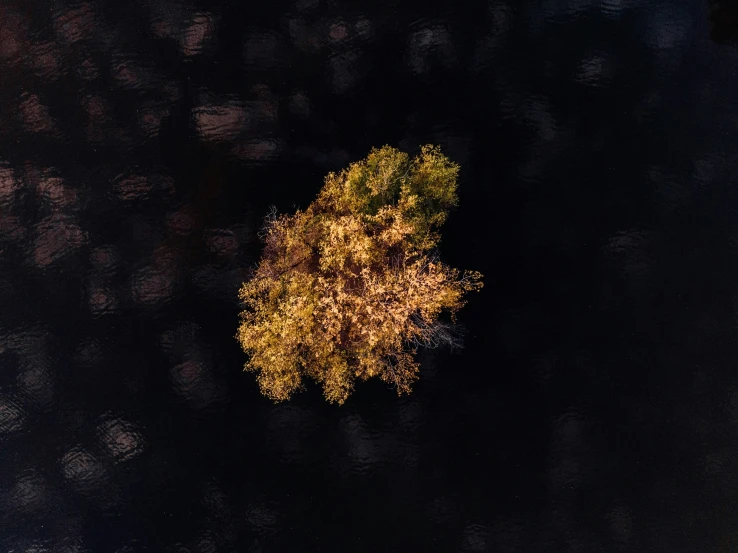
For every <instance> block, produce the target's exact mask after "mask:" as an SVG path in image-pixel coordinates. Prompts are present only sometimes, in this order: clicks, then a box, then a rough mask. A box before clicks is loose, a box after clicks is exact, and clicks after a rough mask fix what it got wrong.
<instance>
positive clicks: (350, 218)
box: [236, 146, 482, 404]
mask: <svg viewBox="0 0 738 553" xmlns="http://www.w3.org/2000/svg"><path fill="white" fill-rule="evenodd" d="M458 171H459V167H458V165H456V164H454V163H451V162H450V161H449V160H448V158H446V157H445V156H444V155H443V154H442V153H441V151H440V149H439V148H438V147H434V146H424V147H423V148H422V149H421V152H420V154H419V155H418V156H417V157H415V158H413V159H412V160H411V159H409V157H408V155H407V154H405V153H403V152H400V151H399V150H397V149H394V148H391V147H389V146H384V147H382V148H379V149H376V148H375V149H373V150H372V151H371V153H370V154H369V156H368V157H367V158H366V159H364V160H361V161H359V162H356V163H353V164H351V165H350V166H349V167H348V168H347V169H344V170H343V171H341V172H340V173H337V174H336V173H330V174H329V175H328V176H327V177H326V178H325V184H324V186H323V188H322V190H321V191H320V193H319V194H318V197H317V199H316V200H315V201H314V202H313V203H312V204H311V205H310V206H309V207H308V208H307V209H305V210H304V211H301V210H299V209H298V210H297V212H296V213H294V214H293V215H279V216H278V215H277V214H276V211H272V213H270V215H269V216H267V218H266V221H265V224H264V227H263V228H262V232H261V233H260V238H262V240H263V241H264V244H265V246H264V252H263V255H262V258H261V260H260V262H259V264H258V266H257V267H256V269H255V270H254V271H253V274H252V276H251V278H250V280H249V281H248V282H246V283H244V284H243V286H242V287H241V289H240V292H239V297H240V299H241V300H242V301H243V302H244V304H245V310H244V311H243V312H242V313H241V323H240V326H239V329H238V334H237V335H236V338H237V339H238V341H239V343H240V344H241V347H242V348H243V349H244V351H245V352H246V353H247V354H249V360H248V362H247V363H246V366H245V370H248V371H253V372H255V373H257V380H258V382H259V386H260V388H261V391H262V393H264V394H265V395H266V396H268V397H270V398H272V399H274V400H276V401H282V400H286V399H289V398H290V396H291V395H292V394H293V392H295V391H296V390H298V389H300V388H301V386H302V382H303V379H304V378H305V377H309V378H312V379H314V380H316V381H317V382H319V383H320V384H321V385H322V387H323V392H324V395H325V397H326V398H327V399H328V400H329V401H331V402H337V403H339V404H341V403H343V402H344V401H345V400H346V398H347V397H348V396H349V395H350V394H351V392H352V390H353V388H354V384H355V382H356V380H357V379H358V380H367V379H369V378H372V377H375V376H376V377H379V378H381V379H382V380H383V381H385V382H388V383H390V384H392V385H393V386H394V387H395V388H396V389H397V392H398V394H402V393H407V392H409V391H410V388H411V385H412V383H413V382H414V381H415V380H416V379H417V373H418V369H419V364H418V363H417V362H416V361H415V359H414V356H415V354H416V353H417V351H418V348H419V347H421V346H425V347H437V346H439V345H450V346H460V345H461V343H460V339H459V332H458V326H457V325H456V312H457V311H458V310H459V309H460V308H461V307H462V306H463V305H464V304H465V303H466V302H465V301H464V300H463V296H464V294H465V293H466V292H469V291H472V290H479V289H480V288H481V287H482V282H481V278H482V275H481V274H480V273H479V272H477V271H465V272H464V273H463V274H460V273H459V271H458V270H457V269H453V268H451V267H449V266H447V265H445V264H444V263H442V262H441V261H440V260H439V259H438V253H437V249H436V247H437V245H438V241H439V240H440V235H439V233H438V229H439V227H440V226H441V225H442V224H443V222H444V221H445V220H446V217H447V214H448V210H449V209H450V208H451V207H453V206H455V205H457V203H458V199H457V194H456V188H457V184H456V181H457V175H458ZM442 312H448V313H450V316H451V323H450V324H449V323H445V322H442V321H441V320H439V316H440V315H441V313H442Z"/></svg>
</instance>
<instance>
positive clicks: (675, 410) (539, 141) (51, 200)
mask: <svg viewBox="0 0 738 553" xmlns="http://www.w3.org/2000/svg"><path fill="white" fill-rule="evenodd" d="M726 4H727V3H723V7H722V8H721V9H722V11H719V10H718V11H714V12H712V13H713V16H712V17H713V19H715V18H717V19H719V21H718V23H717V24H715V22H714V21H713V23H711V21H710V17H711V15H710V14H711V12H710V6H709V5H708V3H707V2H702V1H696V0H694V1H689V0H688V1H685V2H654V1H649V2H635V1H633V0H601V1H599V2H595V1H592V0H569V1H567V0H563V1H550V0H543V1H540V2H508V3H505V2H504V1H492V2H489V3H483V2H443V1H442V2H437V3H429V2H403V3H380V2H377V3H372V4H368V5H367V3H360V2H354V3H350V4H349V3H346V4H339V3H337V2H326V1H323V0H297V1H296V2H292V3H288V2H282V1H277V2H263V3H258V4H257V3H240V2H212V3H210V4H206V3H205V2H197V1H188V2H181V1H169V2H167V1H162V0H149V1H148V2H134V3H133V4H131V3H129V2H87V3H84V2H63V1H56V2H48V3H44V2H27V1H25V0H23V1H21V0H15V1H13V0H4V2H2V4H0V83H1V84H0V367H1V370H0V551H2V552H14V553H15V552H18V553H20V552H29V553H30V552H34V553H41V552H54V553H57V552H59V553H61V552H64V553H87V552H95V553H97V552H111V553H112V552H115V553H135V552H139V551H145V552H149V551H150V552H166V553H185V552H190V553H195V552H204V553H215V552H241V551H243V552H276V551H279V552H282V551H284V552H289V553H298V552H302V551H305V552H313V551H340V552H359V551H367V552H385V551H401V552H403V553H405V552H408V551H413V552H414V551H418V552H429V551H439V552H457V551H458V552H501V553H517V552H520V553H529V552H587V553H589V552H593V551H607V552H610V551H613V552H618V551H635V552H642V551H649V552H650V551H664V552H676V551H685V552H693V551H718V552H731V551H738V532H737V531H736V520H738V518H737V517H738V455H737V454H738V312H737V309H738V188H737V185H738V74H737V73H738V49H736V47H735V46H734V45H731V42H730V37H731V36H732V37H734V38H735V37H736V36H737V35H736V34H735V27H731V25H732V24H733V23H734V22H735V19H732V20H731V19H730V18H729V17H728V16H726V15H725V14H728V15H730V14H731V13H732V14H733V15H735V13H736V12H735V11H732V12H731V11H730V8H729V7H725V6H726ZM721 18H722V19H721ZM731 21H732V22H733V23H731ZM713 24H715V25H717V26H711V25H713ZM731 33H732V34H731ZM711 36H712V38H711ZM712 39H715V41H713V40H712ZM718 42H721V43H723V44H718ZM428 142H432V143H438V144H440V145H441V146H442V147H443V148H444V150H445V152H446V153H448V154H449V155H450V156H451V157H452V158H453V159H454V160H456V161H458V162H459V163H461V164H462V167H463V171H462V177H461V188H460V196H461V205H460V208H459V209H458V210H457V212H456V213H454V215H453V216H452V217H451V219H450V220H449V222H448V224H447V228H446V234H445V238H444V243H443V249H442V254H443V256H444V257H445V259H446V261H448V262H449V263H451V264H452V265H454V266H458V267H461V268H468V269H476V270H480V271H482V272H483V273H484V274H485V276H486V287H485V289H484V290H483V291H482V292H481V293H479V294H478V295H474V296H472V297H471V298H470V300H471V301H470V304H469V305H468V306H467V307H465V308H464V310H463V311H462V312H461V313H460V318H461V320H462V322H463V323H464V324H465V325H466V326H467V328H468V335H467V347H466V349H465V350H464V351H463V353H461V354H451V353H449V352H443V351H433V352H426V353H424V354H423V358H422V360H423V365H422V376H421V380H420V382H419V383H418V385H417V387H416V390H415V392H414V393H413V394H412V395H411V396H409V397H404V398H401V399H398V398H397V397H396V396H395V395H394V393H393V392H392V390H389V389H387V388H386V387H385V386H383V385H382V384H380V383H368V384H366V385H364V386H361V387H359V388H358V390H357V392H356V394H355V395H354V396H353V397H352V399H351V400H350V401H349V402H348V403H347V404H346V405H345V406H344V407H342V408H338V407H335V406H331V405H328V404H326V403H325V402H324V400H323V399H322V397H321V395H320V392H319V390H317V389H316V388H314V387H310V388H309V389H308V391H306V392H305V393H303V394H301V395H299V396H298V397H296V398H295V399H294V400H293V401H291V402H290V403H286V404H282V405H273V404H272V403H270V402H269V401H268V400H266V399H264V398H263V397H261V396H260V395H259V392H258V389H257V386H256V384H255V382H254V378H253V375H250V374H244V373H242V372H241V370H240V369H241V366H242V364H243V362H244V360H245V359H244V355H243V354H242V352H241V351H240V350H239V348H238V344H237V343H236V341H235V339H234V338H233V335H234V334H235V331H236V326H237V322H238V319H237V313H238V310H239V305H238V303H237V301H236V297H235V293H236V291H237V289H238V286H239V284H240V282H241V281H242V280H243V279H244V278H245V277H246V274H247V271H248V268H249V267H250V266H251V265H252V264H253V263H255V262H256V260H258V257H259V254H260V245H259V242H258V240H257V238H256V232H257V230H258V227H259V225H260V219H261V217H262V216H263V215H264V214H265V213H266V212H267V210H268V206H269V205H270V204H275V205H276V206H277V207H278V208H279V209H280V211H289V210H292V209H293V206H294V205H297V206H302V207H305V206H306V205H307V204H308V203H309V202H310V201H311V199H312V198H313V197H314V196H315V194H316V193H317V191H318V190H319V188H320V186H321V180H322V176H323V175H324V174H325V173H326V172H327V171H329V170H335V169H339V168H341V167H343V166H344V165H345V164H346V163H348V162H349V161H352V160H355V159H358V158H361V157H363V156H364V155H366V153H367V152H368V150H369V148H370V147H371V146H375V145H382V144H386V143H388V144H391V145H395V146H399V147H402V148H404V149H407V150H413V149H414V148H417V146H419V145H420V144H424V143H428Z"/></svg>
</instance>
